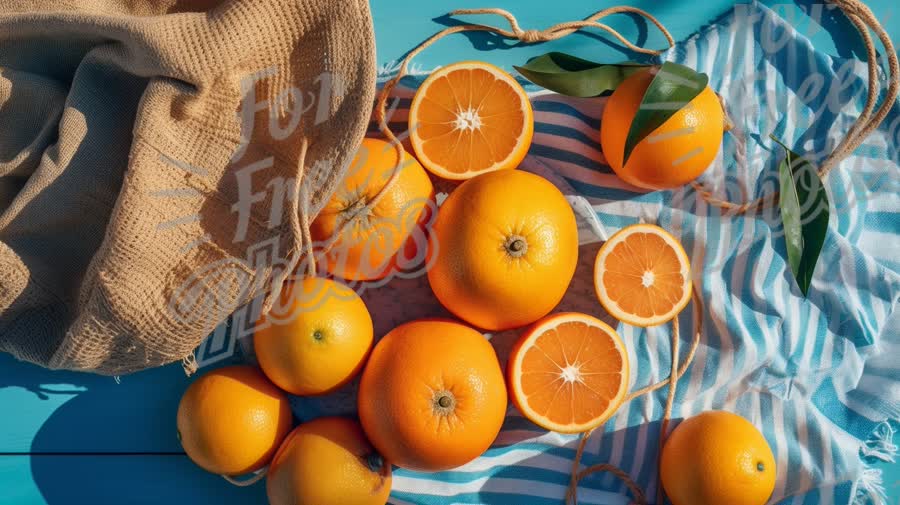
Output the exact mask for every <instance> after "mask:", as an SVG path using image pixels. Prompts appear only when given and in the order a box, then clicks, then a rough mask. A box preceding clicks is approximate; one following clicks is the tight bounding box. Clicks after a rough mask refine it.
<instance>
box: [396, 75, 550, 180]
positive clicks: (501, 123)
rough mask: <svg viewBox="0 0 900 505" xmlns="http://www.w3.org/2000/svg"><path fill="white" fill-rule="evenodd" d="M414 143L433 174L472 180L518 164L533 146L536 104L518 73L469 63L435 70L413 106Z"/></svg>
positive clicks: (417, 92)
mask: <svg viewBox="0 0 900 505" xmlns="http://www.w3.org/2000/svg"><path fill="white" fill-rule="evenodd" d="M409 131H410V136H409V138H410V142H411V144H412V147H413V151H414V152H415V153H416V157H417V158H419V161H420V162H421V163H422V165H424V166H425V168H426V169H428V170H429V171H430V172H431V173H433V174H435V175H437V176H439V177H443V178H445V179H454V180H461V179H469V178H471V177H474V176H476V175H478V174H483V173H486V172H491V171H494V170H504V169H510V168H516V167H517V166H518V165H519V163H521V161H522V159H523V158H525V154H526V153H527V152H528V148H529V146H530V145H531V136H532V135H533V133H534V114H533V112H532V109H531V102H529V101H528V95H527V94H526V93H525V90H524V89H522V86H520V85H519V83H518V82H516V80H515V78H513V76H511V75H509V74H508V73H506V72H504V71H503V70H500V69H499V68H497V67H495V66H494V65H491V64H489V63H483V62H478V61H464V62H460V63H454V64H453V65H447V66H446V67H442V68H440V69H438V70H436V71H434V72H433V73H432V74H431V75H430V76H429V77H428V78H427V79H425V82H423V83H422V85H421V86H419V89H418V91H416V95H415V96H414V97H413V100H412V104H411V105H410V108H409Z"/></svg>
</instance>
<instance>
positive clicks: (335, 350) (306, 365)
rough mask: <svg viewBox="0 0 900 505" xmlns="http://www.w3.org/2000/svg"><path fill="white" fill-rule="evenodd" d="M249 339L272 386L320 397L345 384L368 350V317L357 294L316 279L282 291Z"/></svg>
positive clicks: (356, 369) (369, 342) (370, 343)
mask: <svg viewBox="0 0 900 505" xmlns="http://www.w3.org/2000/svg"><path fill="white" fill-rule="evenodd" d="M276 307H277V309H276V310H273V311H272V312H270V313H269V314H268V315H265V316H263V317H262V318H261V319H260V323H259V324H258V325H257V328H259V329H258V330H257V331H256V334H255V335H254V337H253V347H254V350H255V352H256V358H257V360H258V361H259V366H260V368H262V370H263V372H265V374H266V376H267V377H268V378H269V379H270V380H271V381H272V382H274V383H275V384H276V385H277V386H278V387H280V388H281V389H284V390H285V391H287V392H289V393H291V394H295V395H320V394H325V393H329V392H331V391H334V390H335V389H337V388H339V387H341V386H343V385H344V384H346V383H347V382H349V381H350V379H352V378H353V377H354V376H355V375H356V374H357V373H358V372H359V371H360V370H362V367H363V365H364V364H365V361H366V357H367V356H368V355H369V351H370V350H371V348H372V340H373V339H372V333H373V329H372V317H371V316H370V315H369V310H368V309H367V308H366V304H365V303H363V301H362V299H361V298H360V297H359V295H357V294H356V292H354V291H353V290H352V289H350V288H348V287H347V286H345V285H343V284H341V283H338V282H335V281H332V280H329V279H323V278H321V277H307V278H305V279H303V280H301V281H299V282H296V283H291V284H288V285H286V286H285V288H284V289H283V290H282V292H281V303H280V304H277V305H276Z"/></svg>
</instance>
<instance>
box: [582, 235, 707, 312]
mask: <svg viewBox="0 0 900 505" xmlns="http://www.w3.org/2000/svg"><path fill="white" fill-rule="evenodd" d="M691 285H692V284H691V264H690V261H689V260H688V257H687V254H686V253H685V252H684V248H683V247H681V244H679V243H678V240H676V239H675V237H673V236H672V235H670V234H669V233H668V232H667V231H665V230H663V229H662V228H660V227H659V226H656V225H652V224H635V225H631V226H626V227H625V228H622V229H621V230H619V231H618V232H617V233H616V234H614V235H613V236H612V237H610V239H609V240H607V241H606V243H605V244H603V246H602V247H600V250H599V251H598V252H597V260H596V261H595V263H594V288H595V289H596V291H597V298H599V299H600V304H601V305H603V308H604V309H606V311H607V312H609V313H610V315H612V316H613V317H615V318H616V319H619V320H620V321H623V322H626V323H628V324H632V325H634V326H641V327H647V326H655V325H658V324H662V323H665V322H668V321H670V320H672V319H673V318H674V317H675V316H677V315H678V313H679V312H681V310H682V309H684V307H685V305H687V303H688V301H690V299H691Z"/></svg>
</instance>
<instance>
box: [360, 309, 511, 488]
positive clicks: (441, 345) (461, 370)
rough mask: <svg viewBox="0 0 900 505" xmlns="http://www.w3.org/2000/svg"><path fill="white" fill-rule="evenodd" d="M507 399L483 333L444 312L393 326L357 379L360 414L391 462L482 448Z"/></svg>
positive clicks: (418, 465) (430, 466) (447, 459)
mask: <svg viewBox="0 0 900 505" xmlns="http://www.w3.org/2000/svg"><path fill="white" fill-rule="evenodd" d="M506 402H507V398H506V384H505V383H504V380H503V372H502V371H501V369H500V363H499V362H498V361H497V355H496V353H495V352H494V348H493V347H492V346H491V344H490V343H489V342H488V340H487V339H486V338H485V337H484V335H482V334H481V333H478V332H477V331H475V330H473V329H472V328H469V327H468V326H465V325H462V324H459V323H456V322H452V321H444V320H419V321H413V322H410V323H406V324H402V325H400V326H398V327H396V328H394V329H393V330H391V331H390V332H389V333H388V334H387V335H385V336H384V338H382V339H381V341H380V342H378V344H377V345H376V346H375V349H374V350H373V351H372V356H371V357H370V358H369V362H368V364H366V368H365V370H364V371H363V375H362V380H361V381H360V385H359V418H360V421H361V423H362V426H363V428H364V429H365V431H366V435H368V436H369V440H371V441H372V445H374V446H375V448H376V449H378V451H379V452H380V453H381V454H382V455H383V456H384V457H385V458H386V459H387V460H388V461H390V462H391V463H393V464H395V465H397V466H400V467H403V468H407V469H410V470H419V471H426V472H435V471H441V470H448V469H450V468H455V467H457V466H460V465H463V464H465V463H468V462H469V461H471V460H473V459H475V458H477V457H478V456H480V455H481V454H482V453H484V451H486V450H487V449H488V447H490V445H491V443H493V441H494V439H495V438H496V437H497V434H498V433H499V432H500V427H501V425H502V424H503V420H504V417H505V415H506Z"/></svg>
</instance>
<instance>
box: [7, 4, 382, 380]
mask: <svg viewBox="0 0 900 505" xmlns="http://www.w3.org/2000/svg"><path fill="white" fill-rule="evenodd" d="M374 87H375V55H374V41H373V33H372V22H371V18H370V13H369V8H368V4H367V3H366V2H365V1H364V0H341V1H332V0H219V1H215V0H194V1H185V0H66V1H62V0H31V1H24V0H23V1H18V0H0V351H6V352H9V353H12V354H13V355H15V356H16V357H18V358H20V359H23V360H27V361H31V362H34V363H37V364H40V365H43V366H48V367H50V368H65V369H78V370H91V371H95V372H99V373H103V374H124V373H129V372H133V371H136V370H141V369H144V368H148V367H152V366H157V365H161V364H164V363H169V362H172V361H176V360H179V359H182V358H184V357H185V356H189V355H190V354H191V352H192V351H193V349H194V348H195V347H196V346H197V345H198V344H199V342H200V341H201V340H202V339H203V337H204V336H205V335H207V334H208V333H209V332H210V331H211V330H213V328H214V327H215V326H216V325H217V324H218V323H219V322H220V321H221V320H222V319H223V318H224V317H225V316H226V315H227V314H228V313H230V312H231V311H233V310H234V309H235V308H237V307H239V306H241V305H242V304H245V303H246V302H247V301H248V300H251V299H252V298H253V297H254V296H255V295H257V294H258V293H260V292H262V291H264V290H266V289H267V288H268V287H269V279H270V278H271V277H272V275H273V272H276V271H277V269H278V267H279V265H280V264H281V263H280V262H281V259H283V258H284V257H285V256H286V255H288V254H289V253H291V252H295V251H297V250H298V248H299V247H300V244H299V240H300V239H299V237H296V236H295V234H293V233H291V232H290V231H289V230H290V229H291V227H290V226H289V223H290V219H289V218H290V215H289V213H290V209H291V207H292V205H291V204H292V202H297V204H296V206H299V207H300V209H301V211H302V212H306V213H307V215H310V216H314V215H315V213H316V212H317V211H318V210H319V209H320V208H321V206H322V205H324V203H325V202H326V201H327V198H328V197H329V196H330V194H331V193H332V191H333V188H334V186H335V184H336V183H337V182H338V181H339V180H340V178H341V177H342V176H343V174H344V171H345V170H346V165H347V164H348V163H349V162H350V155H351V154H352V153H353V150H354V148H355V146H356V144H357V143H358V142H359V140H360V139H361V138H362V136H363V134H364V129H365V126H366V123H367V121H368V118H369V113H370V111H371V104H372V100H373V94H374ZM248 111H250V112H248ZM251 129H252V130H251ZM304 141H305V142H304ZM304 144H305V145H308V151H307V153H306V156H305V163H301V161H302V160H300V159H299V158H300V157H301V156H300V154H301V145H304ZM301 173H302V174H303V176H302V179H301V182H302V184H301V191H300V194H301V195H302V196H301V197H300V198H299V200H292V198H293V195H294V194H295V192H294V191H291V188H292V187H293V181H296V177H297V176H298V174H301Z"/></svg>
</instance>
